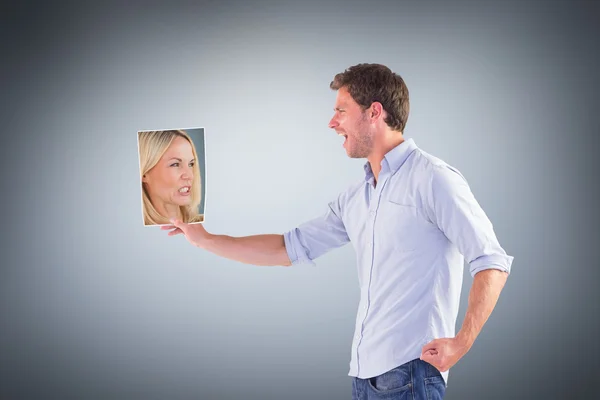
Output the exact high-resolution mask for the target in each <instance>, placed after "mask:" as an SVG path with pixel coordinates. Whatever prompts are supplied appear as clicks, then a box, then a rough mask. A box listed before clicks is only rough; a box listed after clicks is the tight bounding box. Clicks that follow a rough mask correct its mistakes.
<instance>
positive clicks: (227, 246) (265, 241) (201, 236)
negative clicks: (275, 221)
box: [162, 221, 292, 266]
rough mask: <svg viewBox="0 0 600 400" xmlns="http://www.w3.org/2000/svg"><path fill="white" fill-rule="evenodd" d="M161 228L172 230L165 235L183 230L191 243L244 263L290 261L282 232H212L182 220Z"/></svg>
mask: <svg viewBox="0 0 600 400" xmlns="http://www.w3.org/2000/svg"><path fill="white" fill-rule="evenodd" d="M162 229H163V230H172V231H171V232H169V236H173V235H178V234H183V235H184V236H185V237H186V239H187V240H188V241H189V242H190V243H192V244H193V245H194V246H196V247H199V248H201V249H204V250H207V251H210V252H211V253H214V254H216V255H218V256H221V257H224V258H228V259H230V260H234V261H239V262H241V263H244V264H252V265H260V266H275V265H278V266H290V265H292V263H291V261H290V259H289V257H288V254H287V251H286V249H285V243H284V239H283V235H277V234H264V235H253V236H243V237H233V236H228V235H214V234H211V233H209V232H207V231H206V229H204V226H203V225H202V224H186V223H183V222H181V221H174V222H173V225H171V226H163V227H162Z"/></svg>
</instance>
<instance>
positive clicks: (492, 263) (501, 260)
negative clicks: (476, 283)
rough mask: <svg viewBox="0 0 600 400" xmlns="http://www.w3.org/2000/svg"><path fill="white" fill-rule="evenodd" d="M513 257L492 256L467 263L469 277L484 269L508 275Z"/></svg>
mask: <svg viewBox="0 0 600 400" xmlns="http://www.w3.org/2000/svg"><path fill="white" fill-rule="evenodd" d="M513 260H514V257H512V256H509V255H502V254H494V255H488V256H483V257H479V258H477V259H475V260H473V261H471V262H470V263H469V270H470V272H471V276H472V277H474V276H475V274H477V273H478V272H481V271H483V270H486V269H498V270H500V271H504V272H506V273H508V274H510V271H511V267H512V262H513Z"/></svg>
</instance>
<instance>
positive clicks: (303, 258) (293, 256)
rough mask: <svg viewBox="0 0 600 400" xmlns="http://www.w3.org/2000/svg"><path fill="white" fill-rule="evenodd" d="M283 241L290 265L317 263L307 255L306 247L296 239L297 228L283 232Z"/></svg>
mask: <svg viewBox="0 0 600 400" xmlns="http://www.w3.org/2000/svg"><path fill="white" fill-rule="evenodd" d="M283 241H284V242H285V250H286V251H287V254H288V257H289V259H290V261H291V263H292V265H298V264H311V265H317V264H315V262H314V261H312V260H311V259H310V258H309V257H308V255H307V254H306V249H305V248H304V246H302V243H301V242H300V240H299V239H298V228H296V229H293V230H291V231H287V232H285V233H284V234H283Z"/></svg>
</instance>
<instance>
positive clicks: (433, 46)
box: [0, 1, 600, 400]
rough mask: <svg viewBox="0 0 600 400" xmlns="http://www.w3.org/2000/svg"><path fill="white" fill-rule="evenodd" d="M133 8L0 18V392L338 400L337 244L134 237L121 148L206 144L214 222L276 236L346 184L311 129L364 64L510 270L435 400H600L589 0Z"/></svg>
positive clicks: (134, 198)
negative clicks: (461, 179)
mask: <svg viewBox="0 0 600 400" xmlns="http://www.w3.org/2000/svg"><path fill="white" fill-rule="evenodd" d="M482 3H485V4H482ZM143 4H144V5H142V4H141V3H140V4H135V3H133V2H127V5H120V4H118V3H117V2H114V3H104V2H103V4H102V5H99V4H96V5H82V4H79V3H75V2H74V3H72V4H70V3H64V4H62V5H50V4H49V3H43V4H39V5H38V4H34V3H27V2H19V3H18V5H17V4H13V5H3V6H2V11H1V12H0V15H1V16H2V17H1V18H2V23H1V24H0V38H1V39H0V40H1V46H2V47H1V49H0V50H1V54H2V57H1V61H0V65H1V70H0V76H1V77H2V78H1V79H2V96H0V110H1V112H2V116H1V120H2V123H3V128H4V129H3V130H2V137H3V139H4V140H3V142H2V146H1V149H2V150H1V151H2V154H1V157H0V160H1V162H2V165H1V167H2V169H1V171H2V174H1V179H2V181H1V184H2V196H1V197H0V199H1V201H2V206H3V210H4V211H5V223H4V229H3V237H2V241H1V243H2V244H1V245H2V249H1V250H2V252H1V254H2V264H1V265H2V267H1V270H0V274H1V275H0V330H1V334H0V398H2V399H49V398H52V399H63V400H64V399H165V398H169V399H191V398H201V399H241V398H244V399H262V400H266V399H290V400H293V399H306V398H311V399H348V398H350V378H349V377H348V376H347V373H348V362H349V359H350V345H351V340H352V334H353V322H354V318H355V311H356V306H357V304H358V296H359V290H358V283H357V277H356V267H355V259H354V254H353V251H352V247H351V246H346V247H344V248H342V249H338V250H336V251H333V252H331V253H328V254H327V255H325V256H323V257H322V258H320V259H318V260H317V267H311V266H299V267H296V268H289V269H285V268H281V267H273V268H268V267H255V266H250V265H244V264H240V263H235V262H231V261H228V260H226V259H223V258H219V257H217V256H214V255H212V254H210V253H206V252H203V251H200V250H199V249H196V248H194V247H192V246H191V245H189V244H188V243H187V242H185V240H184V238H183V237H181V236H177V237H168V236H167V235H166V233H165V232H163V231H161V230H160V229H158V228H157V229H147V228H144V227H143V226H141V224H140V223H139V204H140V203H139V190H138V187H137V185H135V184H133V183H134V182H137V180H138V177H139V171H138V169H139V166H138V165H137V163H136V159H135V157H131V154H132V153H134V152H135V149H136V140H135V135H134V134H133V132H136V131H137V130H139V129H141V127H149V126H150V127H152V126H204V127H206V129H207V132H210V147H209V148H208V150H209V154H207V160H208V163H209V165H208V168H210V185H209V193H208V196H209V197H210V206H209V207H210V218H209V220H208V221H207V223H206V228H207V229H208V230H209V231H211V232H214V233H219V234H228V235H234V236H242V235H250V234H258V233H281V232H283V231H285V230H287V229H291V228H292V227H294V226H296V225H297V224H299V223H301V222H303V221H305V220H306V219H308V218H312V217H314V216H315V215H318V214H320V213H322V212H324V211H325V210H326V204H327V202H328V201H329V200H331V199H332V198H334V196H335V195H336V194H337V193H338V192H339V191H340V190H343V189H344V188H345V187H346V186H347V185H348V184H349V183H351V182H354V181H355V180H356V179H357V178H360V177H361V176H362V174H363V171H362V164H363V163H364V160H351V159H348V158H347V156H346V154H345V152H344V150H343V148H342V141H341V139H340V138H339V137H338V136H337V135H336V134H335V133H334V132H333V131H331V130H330V129H328V128H327V123H328V121H329V118H330V117H331V115H332V108H333V104H334V100H335V92H333V91H331V90H330V89H329V87H328V85H329V82H330V81H331V79H332V77H333V76H334V75H335V73H337V72H340V71H342V70H343V69H345V68H346V67H348V66H350V65H353V64H356V63H359V62H379V63H384V64H387V65H389V66H391V67H392V69H393V70H394V71H397V72H399V73H400V74H401V75H402V76H403V77H404V78H405V80H406V82H407V84H408V87H409V90H410V93H411V114H410V117H409V120H408V125H407V128H406V136H407V137H412V138H414V139H415V141H416V143H417V144H418V145H419V146H421V147H422V148H423V149H425V150H426V151H428V152H430V153H432V154H434V155H437V156H438V157H440V158H442V159H444V160H446V161H447V162H449V163H451V164H452V165H454V166H456V167H457V168H459V169H460V170H461V171H462V172H463V174H464V175H465V176H466V177H467V179H468V180H469V182H470V184H471V186H472V189H473V191H474V193H475V195H476V197H477V198H478V200H479V201H480V203H481V204H482V206H483V207H484V209H485V210H486V212H487V214H488V215H489V217H490V219H491V220H492V221H493V223H494V227H495V230H496V233H497V235H498V238H499V240H500V242H501V244H502V245H503V246H504V248H505V249H506V250H507V252H508V253H509V254H511V255H513V256H514V257H515V262H514V264H513V273H512V275H511V277H510V279H509V282H508V284H507V286H506V288H505V290H504V292H503V294H502V297H501V299H500V301H499V303H498V305H497V307H496V309H495V311H494V312H493V314H492V316H491V318H490V320H489V321H488V323H487V324H486V325H485V327H484V329H483V331H482V333H481V335H480V336H479V338H478V339H477V341H476V343H475V345H474V346H473V348H472V349H471V351H470V352H469V353H468V354H467V355H466V356H465V357H464V358H463V359H462V360H461V361H460V362H459V363H458V364H457V365H456V366H455V367H454V368H452V370H451V371H450V382H449V387H448V392H447V396H446V398H447V399H483V398H485V399H541V398H544V399H564V398H591V397H590V396H587V395H585V392H586V391H590V390H592V389H595V386H596V381H597V379H596V378H597V377H598V376H599V373H600V367H599V361H598V360H599V357H598V356H599V344H598V336H599V333H600V332H599V329H598V315H599V314H598V305H599V304H600V296H599V295H598V290H597V284H598V282H599V278H600V273H599V268H598V267H599V265H598V264H599V263H598V261H597V255H596V254H595V250H596V249H597V246H598V241H599V239H600V237H599V234H598V230H597V228H598V225H599V224H598V222H599V220H598V211H597V204H598V182H599V180H598V178H597V177H596V172H597V169H598V164H597V160H596V158H595V156H596V153H597V151H598V147H599V146H598V144H599V140H598V133H599V130H600V129H599V128H600V125H599V123H598V106H599V105H600V104H599V101H598V87H599V83H600V82H599V78H598V71H599V70H600V65H599V64H600V63H599V62H598V50H597V43H596V42H595V40H596V38H597V37H598V34H599V33H600V32H599V28H598V25H597V21H598V16H599V6H598V5H596V4H597V3H595V2H581V1H579V2H577V1H569V2H567V1H546V2H544V3H535V2H516V1H513V2H509V1H502V2H493V3H492V2H475V1H462V2H457V1H452V2H448V1H444V2H442V1H438V2H432V1H424V2H410V3H409V2H354V1H345V2H341V1H340V2H336V3H330V2H325V1H318V2H293V1H283V2H266V1H252V2H241V1H238V2H232V1H219V2H204V3H196V4H194V5H192V3H191V2H184V3H179V5H176V4H174V3H171V2H170V3H169V5H167V4H165V3H158V2H144V3H143ZM471 282H472V279H471V278H470V277H469V276H468V275H467V272H465V281H464V288H463V296H462V299H463V302H462V307H461V310H460V314H459V320H458V327H460V324H461V322H462V318H463V316H464V312H465V309H466V299H467V296H468V289H469V287H470V284H471ZM592 397H593V396H592Z"/></svg>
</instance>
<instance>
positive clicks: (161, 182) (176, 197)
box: [142, 136, 196, 208]
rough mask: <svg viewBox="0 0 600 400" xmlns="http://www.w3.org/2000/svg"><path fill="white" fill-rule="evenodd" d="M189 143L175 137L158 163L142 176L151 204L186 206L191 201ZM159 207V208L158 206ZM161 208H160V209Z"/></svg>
mask: <svg viewBox="0 0 600 400" xmlns="http://www.w3.org/2000/svg"><path fill="white" fill-rule="evenodd" d="M193 157H194V155H193V153H192V146H191V145H190V142H188V141H187V140H186V139H184V138H182V137H181V136H177V137H175V139H173V141H172V142H171V145H170V146H169V148H168V149H167V151H165V153H164V154H163V156H162V157H161V159H160V161H159V162H158V163H157V164H156V165H155V166H154V167H153V168H152V169H151V170H150V171H148V172H147V173H146V175H144V177H143V179H142V181H143V182H144V183H146V188H147V189H148V192H149V195H150V199H151V201H152V203H153V204H155V206H156V203H162V205H164V206H168V205H177V206H186V205H188V204H189V203H190V201H191V199H192V192H191V189H192V181H193V178H194V170H193V166H194V163H195V162H196V160H194V158H193ZM159 207H160V206H159ZM160 208H162V207H160Z"/></svg>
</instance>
